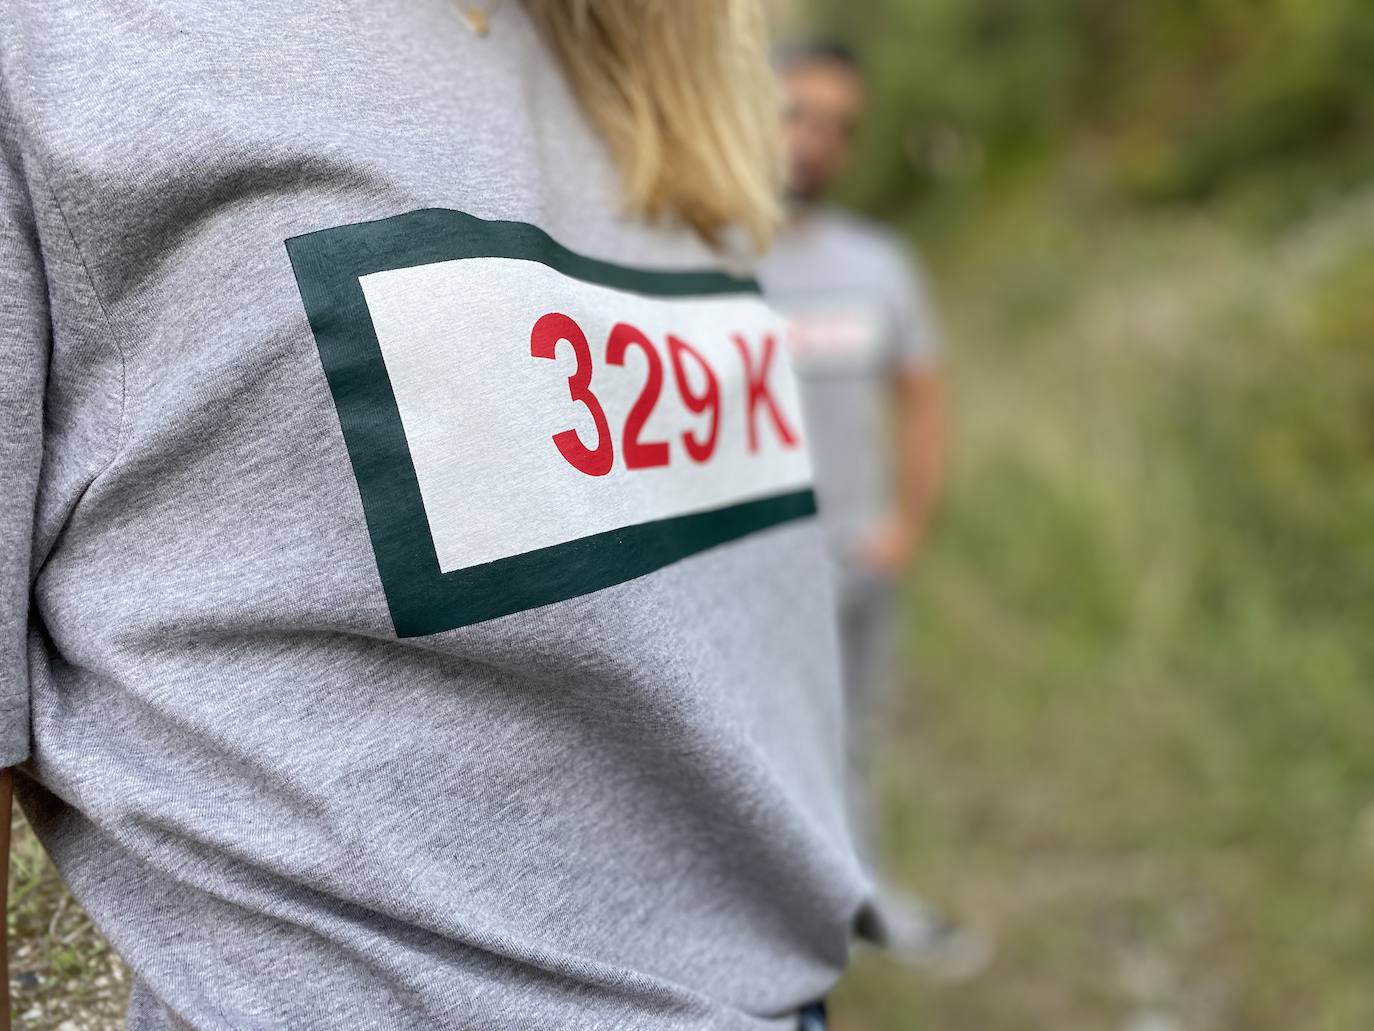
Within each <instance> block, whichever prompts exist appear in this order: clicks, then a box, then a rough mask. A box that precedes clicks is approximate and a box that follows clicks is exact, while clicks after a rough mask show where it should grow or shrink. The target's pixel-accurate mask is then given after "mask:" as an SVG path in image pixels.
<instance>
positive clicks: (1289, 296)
mask: <svg viewBox="0 0 1374 1031" xmlns="http://www.w3.org/2000/svg"><path fill="white" fill-rule="evenodd" d="M1061 190H1065V191H1066V187H1064V186H1062V185H1061V186H1058V187H1049V188H1046V187H1043V186H1041V187H1038V188H1037V192H1035V193H1033V194H1031V193H1022V194H1021V195H1020V196H1019V197H1016V198H1014V199H1011V200H1009V201H1007V202H1005V203H1004V204H1002V205H1001V206H1000V207H998V208H996V209H993V210H988V211H985V212H983V213H982V215H981V216H980V217H979V218H978V219H977V221H976V224H975V226H974V228H973V230H972V231H970V232H966V233H964V234H962V235H961V237H960V240H959V241H957V246H955V247H952V248H951V249H949V251H948V252H946V253H942V254H939V255H936V259H937V260H936V262H935V264H936V267H937V269H938V270H939V271H940V273H941V277H942V285H943V287H944V289H943V290H942V291H941V292H942V294H943V295H944V298H945V304H946V308H947V311H946V321H947V323H948V325H949V328H950V335H951V338H952V339H951V346H950V350H951V364H952V367H953V370H954V374H955V377H956V382H957V387H958V399H959V404H958V418H957V430H958V438H957V459H956V471H955V476H954V482H953V485H952V489H951V494H950V497H949V500H948V504H947V506H946V508H945V511H944V517H943V522H942V525H941V528H940V532H939V534H938V539H937V541H936V543H935V545H934V547H933V549H932V551H931V553H930V554H929V555H928V557H927V561H926V563H925V565H924V566H923V567H922V569H921V570H920V575H919V577H918V583H917V584H916V585H915V588H914V590H913V598H912V601H913V606H912V612H913V616H912V621H911V627H912V630H911V635H910V637H911V641H912V653H913V665H914V667H915V668H917V669H918V670H919V671H920V681H919V683H914V684H909V685H908V686H907V689H906V691H905V693H904V695H903V697H902V698H901V699H900V701H899V704H898V711H897V713H896V718H895V720H894V724H895V726H896V727H897V734H898V740H899V741H900V744H894V745H893V746H892V747H891V749H890V751H889V754H888V756H887V759H886V762H885V763H884V767H883V768H884V777H885V790H886V791H887V794H888V798H889V799H890V813H891V818H892V821H893V825H894V828H895V834H896V840H895V842H894V849H895V851H896V856H895V859H896V869H897V870H898V871H900V874H901V876H902V878H903V879H904V880H905V881H907V882H909V883H910V884H911V885H913V886H919V887H921V888H924V889H925V890H926V891H927V892H928V893H930V894H932V895H934V896H936V897H937V898H942V899H946V900H951V901H955V902H956V903H957V904H958V906H960V907H962V908H963V909H964V910H965V911H967V912H968V913H970V914H973V915H974V917H975V918H976V919H977V920H978V921H980V922H982V923H984V924H986V925H989V926H991V927H992V928H994V929H995V931H996V933H997V934H998V935H999V937H1000V939H1001V943H1002V949H1001V955H1000V957H999V959H998V961H997V962H996V964H995V966H994V968H993V969H992V970H991V971H990V973H989V974H988V975H987V976H986V977H985V979H984V980H983V981H982V982H980V983H979V984H977V985H976V986H974V987H972V988H968V987H947V988H937V987H934V986H930V985H925V984H922V983H921V982H920V981H919V980H918V979H915V978H913V977H912V976H911V975H909V974H904V973H902V972H900V971H898V970H896V969H894V968H892V967H891V966H889V965H887V964H886V963H884V962H883V961H881V960H878V959H875V958H873V957H869V958H867V959H864V960H862V961H861V962H860V964H859V966H858V968H857V969H856V971H855V972H854V974H853V975H852V976H851V977H850V979H849V980H848V982H847V984H846V985H845V986H844V987H843V988H842V991H841V993H840V997H839V1010H840V1014H841V1022H840V1027H841V1031H859V1029H864V1031H878V1029H885V1031H886V1029H892V1031H896V1029H907V1028H932V1029H961V1031H962V1029H968V1031H1002V1029H1007V1031H1010V1029H1053V1031H1063V1029H1067V1031H1077V1029H1097V1028H1125V1027H1141V1028H1144V1027H1147V1026H1158V1027H1160V1028H1166V1027H1171V1026H1177V1027H1183V1028H1187V1029H1189V1031H1201V1029H1211V1028H1237V1029H1246V1031H1251V1029H1274V1031H1294V1029H1299V1028H1322V1029H1332V1031H1335V1029H1342V1031H1344V1029H1351V1031H1357V1029H1364V1028H1369V1027H1374V979H1371V977H1370V972H1369V960H1370V958H1371V957H1374V633H1372V632H1371V627H1374V363H1372V362H1370V360H1369V355H1368V346H1369V344H1370V342H1371V339H1374V193H1370V194H1368V195H1366V196H1363V197H1357V198H1354V199H1347V200H1344V201H1341V202H1338V203H1337V202H1333V203H1332V204H1331V205H1330V206H1328V207H1327V208H1326V209H1325V210H1323V211H1321V212H1320V213H1318V214H1315V215H1313V216H1312V217H1311V218H1309V219H1308V220H1307V221H1306V222H1304V223H1303V224H1299V225H1296V226H1290V227H1289V228H1287V229H1285V230H1284V231H1283V232H1281V233H1280V234H1278V235H1272V234H1270V235H1266V236H1262V237H1261V236H1257V235H1252V234H1251V233H1250V232H1248V231H1246V230H1245V229H1243V228H1240V227H1237V226H1236V225H1233V224H1227V223H1225V222H1222V221H1219V220H1216V219H1215V218H1213V219H1211V220H1209V218H1208V217H1206V216H1204V215H1201V214H1197V213H1194V214H1178V213H1173V214H1154V215H1146V214H1142V213H1140V212H1127V211H1120V210H1112V209H1111V208H1110V207H1109V206H1107V205H1104V204H1102V203H1099V202H1094V201H1093V200H1092V199H1091V198H1084V197H1083V196H1081V195H1075V194H1074V193H1072V192H1058V191H1061ZM1150 1019H1154V1020H1157V1021H1159V1023H1158V1024H1157V1025H1150V1024H1149V1023H1148V1022H1147V1021H1148V1020H1150ZM1133 1021H1135V1022H1138V1023H1132V1022H1133ZM1170 1021H1172V1022H1174V1023H1169V1022H1170Z"/></svg>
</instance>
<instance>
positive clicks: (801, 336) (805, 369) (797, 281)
mask: <svg viewBox="0 0 1374 1031" xmlns="http://www.w3.org/2000/svg"><path fill="white" fill-rule="evenodd" d="M758 275H759V281H760V282H761V283H762V284H763V288H764V292H765V293H766V294H767V295H768V297H769V299H770V300H771V301H772V302H773V304H774V305H776V306H777V307H779V308H780V309H781V310H782V311H783V312H785V313H786V314H787V315H788V317H789V321H790V325H789V330H788V343H789V350H790V351H791V353H792V355H793V363H794V365H795V367H796V369H797V372H798V375H799V377H800V379H801V385H802V401H803V407H804V409H805V412H806V420H807V430H808V436H809V440H810V444H811V452H812V459H813V462H814V464H815V472H816V495H817V498H818V500H819V502H820V511H821V521H822V522H823V523H824V524H825V528H826V536H827V539H828V541H829V543H830V548H831V552H832V554H833V556H834V558H835V559H836V560H837V561H838V562H839V563H840V564H841V566H844V567H848V566H850V565H852V564H853V563H854V562H855V560H856V558H857V554H856V552H857V549H858V547H859V545H860V543H861V540H862V538H863V536H864V534H865V532H866V531H867V530H868V529H869V528H870V527H871V526H872V524H873V522H874V521H875V520H876V519H878V518H879V517H880V516H881V515H882V514H883V512H884V511H885V509H886V508H887V505H888V503H889V500H890V495H891V489H890V485H891V482H892V479H893V468H892V465H891V449H890V446H889V442H890V440H891V436H892V432H891V426H890V423H889V421H888V419H887V415H888V411H889V404H888V402H889V398H890V396H891V390H890V387H891V381H892V377H893V375H894V374H895V373H896V372H898V371H899V370H901V369H925V368H930V367H932V366H933V365H934V364H935V362H936V358H937V355H936V334H935V320H934V317H933V315H932V312H931V308H930V304H929V302H928V300H927V298H926V294H925V290H924V285H923V281H922V277H921V273H920V269H919V267H918V265H917V263H916V260H915V257H914V255H913V254H912V253H911V251H910V249H909V248H907V247H906V246H905V245H903V244H902V243H901V241H900V240H898V239H897V238H896V237H895V236H894V235H893V234H892V233H891V232H889V231H887V230H886V229H884V228H882V227H880V226H878V225H876V224H874V223H871V222H868V221H865V220H863V219H861V218H858V217H856V216H854V215H850V214H847V213H844V212H842V211H839V210H837V209H834V208H825V207H819V208H812V209H806V210H804V211H803V212H801V213H800V214H799V215H798V216H797V217H795V218H794V219H793V220H792V221H791V222H790V223H789V224H788V225H787V227H786V228H785V229H784V231H783V232H782V233H781V234H779V237H778V239H777V241H776V243H775V244H774V246H773V249H772V251H770V252H769V254H768V255H767V257H766V258H765V259H764V261H763V263H762V264H761V266H760V268H759V272H758Z"/></svg>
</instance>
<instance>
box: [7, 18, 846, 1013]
mask: <svg viewBox="0 0 1374 1031" xmlns="http://www.w3.org/2000/svg"><path fill="white" fill-rule="evenodd" d="M717 264H718V263H717V262H716V260H715V259H714V258H713V255H712V254H711V253H710V252H709V251H707V250H706V249H705V248H704V247H703V246H702V245H700V244H699V243H698V242H697V241H696V240H695V239H694V238H693V237H692V236H691V235H690V234H689V233H687V232H685V231H682V230H678V229H671V228H649V227H645V226H642V225H640V224H637V223H635V222H634V221H632V220H629V219H626V218H624V217H623V216H621V215H620V214H618V203H617V200H616V178H615V175H614V172H613V170H612V168H611V167H610V165H609V162H608V160H607V157H606V154H605V152H604V148H603V147H602V145H601V143H600V142H599V140H598V139H597V138H596V137H595V135H594V134H593V132H592V131H591V130H590V128H589V127H588V125H587V123H586V121H585V119H584V118H583V116H582V114H581V113H580V111H579V110H578V109H577V106H576V104H575V103H574V101H573V100H572V98H571V96H570V94H569V92H568V90H567V88H566V86H565V83H564V81H563V79H562V77H561V75H560V73H559V71H558V69H557V67H556V64H555V62H554V61H553V60H552V58H551V57H550V56H549V54H548V52H547V51H546V49H545V47H544V46H543V45H542V43H541V41H540V40H539V39H538V37H537V36H536V34H535V32H534V30H533V28H532V26H531V24H530V23H529V21H528V19H527V17H526V16H525V14H524V12H523V10H522V9H521V7H520V5H518V4H513V3H508V4H505V5H502V6H501V7H499V8H498V9H497V10H496V12H495V14H494V15H493V18H492V31H491V34H490V36H488V37H486V38H478V37H476V36H474V35H473V34H472V33H470V32H469V31H468V29H467V26H466V23H465V21H464V19H463V17H462V15H461V12H459V11H458V10H457V9H456V7H455V6H454V5H452V4H451V3H449V2H448V0H395V2H383V3H376V2H370V0H369V2H363V0H357V2H345V3H339V2H329V3H325V2H322V0H306V2H302V3H292V4H278V3H271V4H268V3H261V2H258V3H245V4H232V5H205V4H200V3H190V2H187V0H174V2H162V3H158V4H148V3H143V2H135V0H98V2H97V0H83V2H81V3H75V2H70V0H67V2H63V0H59V2H51V0H45V2H39V0H0V358H2V359H3V376H2V377H0V479H3V489H0V591H2V592H3V593H2V594H0V715H3V718H4V723H3V725H0V752H2V753H3V754H0V762H3V763H5V764H14V763H20V764H22V765H20V766H19V773H18V777H17V781H16V783H17V790H18V793H19V795H20V799H21V802H22V804H23V805H24V808H25V810H26V812H27V813H28V815H29V818H30V820H31V822H32V823H33V825H34V827H35V829H36V830H37V832H38V834H39V835H40V837H41V838H42V840H43V842H44V844H45V845H46V846H47V848H48V849H49V850H50V852H51V853H52V855H53V857H54V859H55V860H56V862H57V864H58V867H59V869H60V870H61V872H62V874H63V876H64V877H65V878H66V880H67V881H68V883H69V884H70V885H71V887H72V890H73V891H74V893H75V894H76V897H77V898H78V899H79V901H80V902H81V903H82V904H83V905H84V906H85V907H86V909H87V910H88V912H89V913H90V914H91V916H92V917H93V918H94V920H95V922H96V923H97V925H98V926H99V927H100V928H101V930H102V931H103V932H104V933H105V934H106V935H107V936H108V937H109V939H110V941H111V942H112V943H113V944H114V946H115V947H116V948H117V949H118V950H119V951H120V953H121V954H122V955H123V957H124V958H125V959H126V960H127V961H128V963H129V964H130V966H131V968H132V970H133V974H134V977H135V990H134V998H133V1001H132V1003H131V1010H130V1025H131V1027H133V1028H135V1029H140V1031H141V1029H147V1028H162V1027H184V1026H192V1027H197V1028H225V1029H228V1028H233V1029H244V1028H284V1027H290V1028H338V1027H357V1028H411V1027H464V1028H477V1029H486V1028H521V1029H523V1028H536V1027H537V1028H587V1029H591V1028H598V1029H603V1028H636V1029H638V1028H665V1029H666V1028H683V1029H687V1028H691V1029H707V1028H711V1029H731V1028H738V1029H741V1031H743V1029H765V1028H777V1029H782V1028H790V1027H791V1026H792V1021H793V1017H792V1015H793V1014H794V1013H795V1011H796V1010H797V1008H798V1007H800V1006H801V1005H803V1004H804V1003H806V1002H807V1001H808V1000H810V999H813V998H816V997H818V996H820V995H822V994H823V993H824V992H826V991H827V989H828V988H829V987H830V986H831V984H832V983H833V982H834V980H835V979H836V977H837V976H838V974H839V972H840V971H841V969H842V968H843V965H844V963H845V959H846V952H847V944H848V937H849V933H850V929H851V927H852V926H853V924H854V922H855V919H856V917H857V916H858V915H859V914H860V913H861V912H862V911H863V910H864V909H865V907H866V900H867V898H868V896H869V894H870V887H869V885H868V884H867V883H866V881H865V879H864V877H863V875H862V873H861V872H860V869H859V864H858V862H857V860H856V859H855V856H854V849H853V846H852V844H851V841H850V838H849V835H848V832H847V830H846V826H845V818H844V805H843V774H842V745H841V738H842V723H843V718H842V712H841V703H840V700H839V691H838V685H837V675H836V661H835V656H834V644H833V641H832V639H831V635H830V632H829V626H830V608H831V599H830V597H829V596H828V593H827V592H826V590H825V589H824V587H823V586H818V585H823V584H824V583H825V579H826V578H825V576H824V574H823V563H824V558H823V554H822V547H821V541H820V534H819V532H818V530H817V528H816V521H815V519H814V518H812V517H810V513H811V512H812V511H813V502H812V499H811V493H810V472H809V466H808V464H807V459H806V453H805V449H804V447H802V446H801V442H800V440H799V437H800V433H799V430H800V426H799V420H800V416H799V410H798V405H797V398H796V387H795V384H794V383H793V381H792V379H791V376H790V373H789V372H788V370H787V367H786V363H785V359H784V357H783V355H782V354H781V353H778V354H776V355H775V354H773V353H772V349H771V345H769V344H767V340H768V338H769V337H770V336H773V335H775V334H774V332H773V328H772V327H773V325H774V321H770V320H774V316H772V315H770V314H769V313H768V311H767V310H766V308H765V307H764V306H763V305H762V304H761V303H760V302H759V301H758V299H757V297H756V295H755V294H754V293H752V292H751V285H750V284H749V283H748V282H746V281H742V280H739V279H735V278H732V277H731V276H728V275H725V274H723V273H721V272H720V271H718V270H716V265H717ZM670 270H676V271H670Z"/></svg>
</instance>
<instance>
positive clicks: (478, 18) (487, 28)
mask: <svg viewBox="0 0 1374 1031" xmlns="http://www.w3.org/2000/svg"><path fill="white" fill-rule="evenodd" d="M500 2H501V0H490V3H485V4H466V3H465V4H463V5H462V11H463V19H464V20H465V21H466V22H467V23H468V28H469V29H471V30H472V34H473V35H474V36H477V37H478V38H482V37H484V36H486V35H487V34H488V33H490V32H491V16H492V12H494V11H495V10H496V8H497V5H498V4H500Z"/></svg>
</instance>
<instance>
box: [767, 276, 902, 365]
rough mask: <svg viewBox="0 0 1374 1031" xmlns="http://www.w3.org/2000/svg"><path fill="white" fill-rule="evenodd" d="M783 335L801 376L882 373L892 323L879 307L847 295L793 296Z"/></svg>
mask: <svg viewBox="0 0 1374 1031" xmlns="http://www.w3.org/2000/svg"><path fill="white" fill-rule="evenodd" d="M781 308H782V310H783V313H784V314H785V315H786V316H787V328H786V330H785V331H784V334H783V338H784V339H785V340H786V342H787V350H788V353H789V354H790V355H791V358H792V363H793V365H794V367H795V368H796V371H797V374H798V375H801V376H805V377H811V376H831V375H846V374H848V375H865V374H872V373H875V372H879V371H881V369H882V367H883V365H884V363H885V361H886V359H887V354H886V350H885V348H884V346H883V340H884V329H885V326H886V323H885V321H884V319H883V313H882V311H881V310H880V309H879V308H878V306H877V305H875V304H872V303H865V302H864V300H863V299H861V298H857V297H853V298H851V297H847V296H840V295H836V296H822V297H811V298H805V299H802V298H796V299H792V298H789V299H787V300H786V301H784V302H782V303H781Z"/></svg>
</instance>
